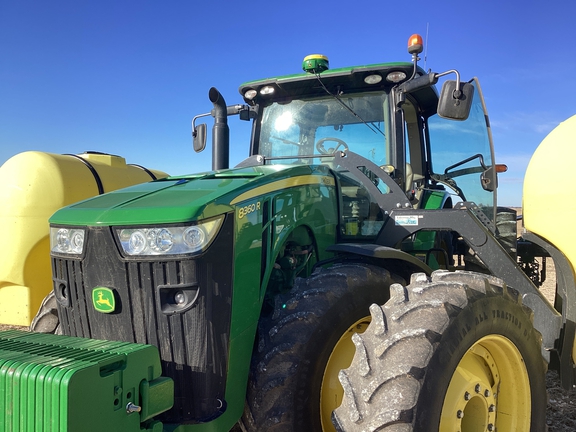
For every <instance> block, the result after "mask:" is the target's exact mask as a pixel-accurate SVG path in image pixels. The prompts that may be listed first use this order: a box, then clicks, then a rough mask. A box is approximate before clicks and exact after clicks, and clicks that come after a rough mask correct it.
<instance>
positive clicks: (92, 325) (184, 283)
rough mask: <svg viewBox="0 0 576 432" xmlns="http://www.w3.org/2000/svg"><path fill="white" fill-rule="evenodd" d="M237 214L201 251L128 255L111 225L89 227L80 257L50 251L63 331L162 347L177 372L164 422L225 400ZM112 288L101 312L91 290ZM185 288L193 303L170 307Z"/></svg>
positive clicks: (203, 414) (221, 406)
mask: <svg viewBox="0 0 576 432" xmlns="http://www.w3.org/2000/svg"><path fill="white" fill-rule="evenodd" d="M232 225H233V220H232V218H230V217H228V218H227V220H226V221H225V222H224V224H223V227H222V230H221V231H220V233H219V234H218V237H217V238H216V239H215V241H214V242H213V243H212V245H211V246H210V248H209V249H208V251H207V252H206V253H205V254H204V255H202V256H200V257H198V258H196V259H192V258H186V259H181V260H165V261H134V260H125V259H123V258H122V256H121V255H120V253H119V250H118V248H117V245H116V242H115V241H114V238H113V233H112V230H111V229H110V228H109V227H91V228H89V231H88V235H87V240H86V248H87V250H86V254H85V256H84V258H83V259H82V260H74V259H63V258H61V257H53V258H52V265H53V278H54V288H55V293H56V297H57V299H58V300H59V305H58V312H59V316H60V323H61V326H62V329H63V332H64V334H67V335H71V336H82V337H87V338H93V339H107V340H119V341H126V342H137V343H145V344H151V345H155V346H156V347H158V349H159V351H160V356H161V359H162V369H163V375H164V376H169V377H171V378H172V379H173V380H174V387H175V397H174V401H175V402H174V408H172V409H171V410H170V411H168V412H167V413H165V414H163V415H162V417H161V419H162V420H163V421H166V422H179V423H186V422H192V423H193V422H201V421H207V420H209V419H211V418H214V417H216V416H218V415H220V414H221V413H222V412H223V411H224V410H225V408H226V403H225V400H224V392H225V384H226V371H227V368H228V364H227V363H228V362H227V360H228V349H229V336H230V313H231V309H230V308H231V297H232V273H231V272H232V253H233V248H232V236H233V226H232ZM96 287H106V288H110V289H112V290H113V292H114V296H115V300H116V309H115V311H114V312H113V313H109V314H106V313H100V312H98V311H96V310H95V308H94V306H93V304H92V290H93V289H94V288H96ZM176 291H183V292H186V293H187V299H192V298H194V294H195V293H197V297H195V301H194V302H193V305H192V306H191V307H189V308H188V309H187V310H185V311H184V312H180V313H178V312H177V313H173V308H170V307H166V305H165V302H166V301H167V299H171V298H173V293H175V292H176Z"/></svg>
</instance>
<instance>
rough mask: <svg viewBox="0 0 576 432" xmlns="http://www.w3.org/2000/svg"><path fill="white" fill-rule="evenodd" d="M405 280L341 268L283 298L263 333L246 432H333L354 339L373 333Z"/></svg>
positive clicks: (370, 269) (301, 283)
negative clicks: (372, 313)
mask: <svg viewBox="0 0 576 432" xmlns="http://www.w3.org/2000/svg"><path fill="white" fill-rule="evenodd" d="M400 280H401V279H400V278H394V277H393V276H392V275H391V274H390V273H389V272H388V271H386V270H384V269H382V268H380V267H376V266H371V265H361V264H341V265H334V266H332V267H331V268H329V269H320V270H317V271H316V272H314V273H313V274H312V276H310V277H309V278H307V279H297V281H296V283H295V285H294V288H293V289H292V291H291V292H290V293H289V295H287V296H281V297H278V298H277V300H276V306H275V310H274V313H273V315H272V316H271V317H269V318H262V319H261V322H260V325H259V338H258V344H257V347H256V348H255V352H254V355H253V361H252V367H251V373H250V382H249V384H248V392H247V403H246V409H245V413H244V415H243V418H242V425H243V427H244V428H245V430H248V431H274V432H278V431H294V432H296V431H298V432H300V431H334V430H335V429H334V427H333V425H332V423H331V414H332V411H333V410H334V409H335V408H336V407H337V406H338V405H339V404H340V400H341V397H342V389H341V388H339V383H338V378H337V376H338V372H339V370H340V369H341V368H342V367H346V366H347V365H349V364H350V362H351V360H352V357H353V355H354V345H353V344H352V343H351V342H350V341H349V339H350V338H351V336H352V334H354V331H355V330H357V329H356V327H357V326H360V327H362V326H365V327H367V325H368V321H369V318H370V317H369V316H367V311H368V307H369V306H370V304H371V303H372V302H373V301H374V299H376V298H379V299H382V301H386V300H387V299H388V298H389V287H390V285H392V284H393V283H394V282H398V281H400ZM367 320H368V321H367ZM347 339H348V340H347ZM346 344H348V345H349V346H348V347H347V346H346ZM335 347H336V348H335ZM334 352H337V354H336V355H332V354H333V353H334ZM331 355H332V356H331ZM346 357H347V359H348V360H347V361H346V360H342V359H343V358H346ZM338 361H344V363H343V364H342V363H338ZM337 365H338V366H337ZM331 385H332V386H337V387H338V388H339V392H340V396H338V390H331V387H330V386H331ZM321 395H323V396H321ZM321 398H322V401H321ZM338 398H340V399H338ZM336 399H338V400H336ZM321 413H324V420H322V415H321Z"/></svg>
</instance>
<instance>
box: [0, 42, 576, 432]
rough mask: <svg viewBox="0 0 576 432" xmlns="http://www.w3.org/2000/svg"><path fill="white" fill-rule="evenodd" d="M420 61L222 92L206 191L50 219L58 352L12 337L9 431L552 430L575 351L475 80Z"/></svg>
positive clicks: (86, 205)
mask: <svg viewBox="0 0 576 432" xmlns="http://www.w3.org/2000/svg"><path fill="white" fill-rule="evenodd" d="M421 51H422V40H421V38H420V37H417V36H414V37H412V38H411V39H410V42H409V52H410V53H411V54H412V62H405V63H384V64H376V65H368V66H359V67H347V68H341V69H329V67H328V66H329V64H328V59H327V58H326V57H324V56H321V55H312V56H308V57H306V58H305V60H304V63H303V69H304V71H305V72H304V73H301V74H296V75H289V76H282V77H276V78H270V79H263V80H258V81H252V82H248V83H245V84H243V85H242V86H241V87H240V94H241V95H242V97H243V98H244V104H240V105H231V106H228V105H226V103H225V101H224V98H223V97H222V95H221V94H220V93H219V92H218V91H217V90H216V89H215V88H212V89H210V92H209V98H210V101H211V102H212V104H213V109H212V111H211V112H210V113H207V114H204V115H201V116H197V117H195V118H194V120H193V122H192V124H193V136H194V148H195V150H197V151H201V150H203V149H204V148H205V145H206V125H205V124H197V119H198V118H200V117H202V116H212V117H213V118H214V126H213V130H212V139H213V143H212V146H213V149H212V150H213V167H212V168H213V169H212V171H209V172H204V173H200V174H194V175H185V176H178V177H168V178H165V179H161V180H157V181H153V182H150V183H146V184H141V185H138V186H133V187H129V188H126V189H122V190H118V191H115V192H111V193H107V194H104V195H101V196H98V197H95V198H91V199H88V200H85V201H82V202H79V203H76V204H73V205H70V206H68V207H65V208H63V209H61V210H59V211H58V212H56V213H55V214H54V215H53V216H52V218H51V219H50V230H51V237H50V238H51V259H52V269H53V283H54V290H53V292H52V293H51V295H50V296H49V297H48V298H47V299H46V300H45V302H44V304H43V306H42V308H41V310H40V311H39V314H38V315H37V317H36V318H35V320H34V322H33V324H32V329H33V330H36V331H41V332H46V333H57V334H56V335H52V334H38V333H23V332H16V331H10V332H4V333H0V372H1V373H0V383H2V382H4V383H11V384H0V389H1V388H3V387H2V385H4V386H5V388H8V387H10V388H11V389H12V390H9V391H8V390H6V391H5V392H4V393H2V392H0V403H2V405H3V409H2V410H0V411H5V413H4V414H3V415H4V417H1V416H0V424H4V425H5V426H4V430H7V431H8V430H38V431H40V430H46V431H48V430H82V431H91V430H94V431H101V430H104V429H106V430H109V431H114V430H118V431H120V430H122V431H141V430H149V431H155V432H160V431H166V432H168V431H170V432H172V431H174V432H175V431H178V432H185V431H196V430H197V431H228V430H231V429H236V430H239V431H334V430H342V431H360V430H371V431H372V430H390V431H412V430H443V431H444V430H445V431H463V432H464V431H480V430H496V428H498V429H499V430H501V431H504V430H532V431H537V430H542V429H543V428H544V424H545V423H544V414H545V406H546V399H545V397H546V396H545V386H544V372H545V370H546V365H547V364H548V363H549V362H552V364H554V365H555V366H556V367H557V369H559V370H561V371H562V372H566V374H567V375H566V374H564V375H563V377H564V378H563V379H564V382H565V383H570V384H571V383H572V382H574V375H573V371H572V369H571V367H572V366H573V364H572V359H571V356H570V355H569V354H566V353H569V352H570V353H571V347H572V343H573V339H574V328H573V327H569V328H568V327H566V326H564V323H565V322H566V318H565V317H566V313H565V312H566V311H563V312H562V311H561V312H562V313H560V312H558V311H557V310H556V309H555V308H554V307H553V306H552V305H551V304H550V303H549V302H548V301H547V300H546V299H545V298H544V297H543V296H542V295H541V293H540V292H539V291H538V289H537V288H536V287H535V285H534V283H533V282H532V280H531V279H530V278H529V277H527V276H526V274H525V273H524V272H522V271H521V269H520V268H519V267H518V265H517V264H516V261H517V259H516V255H517V253H518V251H517V249H518V248H519V247H520V246H519V245H518V244H517V242H516V235H515V224H516V221H515V218H514V217H512V218H511V216H510V215H511V214H512V215H513V213H512V212H511V211H509V210H502V209H500V210H501V211H498V209H497V207H496V187H497V171H502V169H503V166H499V165H496V164H495V161H494V151H493V146H492V139H491V134H490V126H489V122H488V116H487V114H486V110H485V107H484V102H483V98H482V93H481V90H480V87H479V84H478V82H477V80H475V79H474V80H471V81H468V82H464V81H461V80H460V76H459V74H458V73H457V72H456V71H448V72H445V73H433V72H429V73H426V72H425V71H424V70H422V69H421V68H420V67H419V66H418V54H419V53H420V52H421ZM447 74H455V75H456V79H455V80H452V81H446V82H445V83H444V85H443V87H442V89H441V92H440V93H438V92H437V90H436V88H435V84H436V83H437V81H438V79H439V78H440V77H442V76H444V75H447ZM233 115H238V116H239V117H240V118H241V119H243V120H247V121H252V136H251V143H250V157H248V158H247V159H246V160H244V161H243V162H241V163H240V164H239V165H238V166H236V167H235V168H229V167H228V156H229V128H228V117H230V116H233ZM502 220H503V221H504V222H502ZM511 221H512V222H513V225H514V229H513V231H512V230H510V229H509V228H510V222H511ZM531 241H532V243H530V242H527V244H528V243H529V245H527V246H524V247H525V248H528V249H529V250H531V251H532V252H533V253H532V255H531V256H532V259H535V258H534V257H538V256H544V255H548V252H546V253H544V252H545V251H544V249H545V247H542V248H540V247H539V246H537V245H536V243H538V240H537V239H536V240H535V239H532V240H531ZM540 243H541V242H540ZM459 270H474V272H467V271H459ZM494 276H498V277H499V278H500V279H498V278H496V277H494ZM509 287H514V289H512V288H509ZM377 305H384V306H377ZM559 310H560V309H559ZM563 315H564V316H563ZM562 329H564V330H563V331H561V330H562ZM561 335H562V337H563V338H564V339H562V338H561ZM561 342H564V344H563V345H562V343H561ZM563 346H564V348H562V347H563ZM154 347H155V348H154ZM566 347H569V348H566ZM156 349H157V351H156ZM566 350H568V351H566ZM551 354H552V356H551ZM7 368H8V369H7ZM9 370H11V371H12V372H9ZM14 371H16V372H14ZM18 371H22V372H18ZM58 374H62V377H64V376H66V377H68V378H67V380H65V379H64V378H62V379H60V378H58V379H55V378H54V379H52V378H51V377H52V376H58V377H60V375H58ZM2 380H4V381H2ZM15 389H19V390H18V391H17V390H15ZM24 389H26V390H24ZM36 407H44V409H43V410H40V409H36ZM56 417H57V418H56ZM387 427H388V428H389V429H386V428H387Z"/></svg>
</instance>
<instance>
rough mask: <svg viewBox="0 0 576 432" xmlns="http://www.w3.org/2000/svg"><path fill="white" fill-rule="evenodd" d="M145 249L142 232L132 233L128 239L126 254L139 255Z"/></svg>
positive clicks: (144, 238)
mask: <svg viewBox="0 0 576 432" xmlns="http://www.w3.org/2000/svg"><path fill="white" fill-rule="evenodd" d="M145 248H146V237H145V236H144V233H143V232H142V231H134V232H133V233H132V234H130V238H129V239H128V251H127V252H128V253H129V254H139V253H140V252H142V251H143V250H144V249H145Z"/></svg>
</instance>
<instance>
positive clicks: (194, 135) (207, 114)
mask: <svg viewBox="0 0 576 432" xmlns="http://www.w3.org/2000/svg"><path fill="white" fill-rule="evenodd" d="M209 115H212V113H204V114H198V115H197V116H195V117H194V118H193V119H192V136H193V137H194V138H196V134H197V131H196V119H199V118H202V117H208V116H209Z"/></svg>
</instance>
